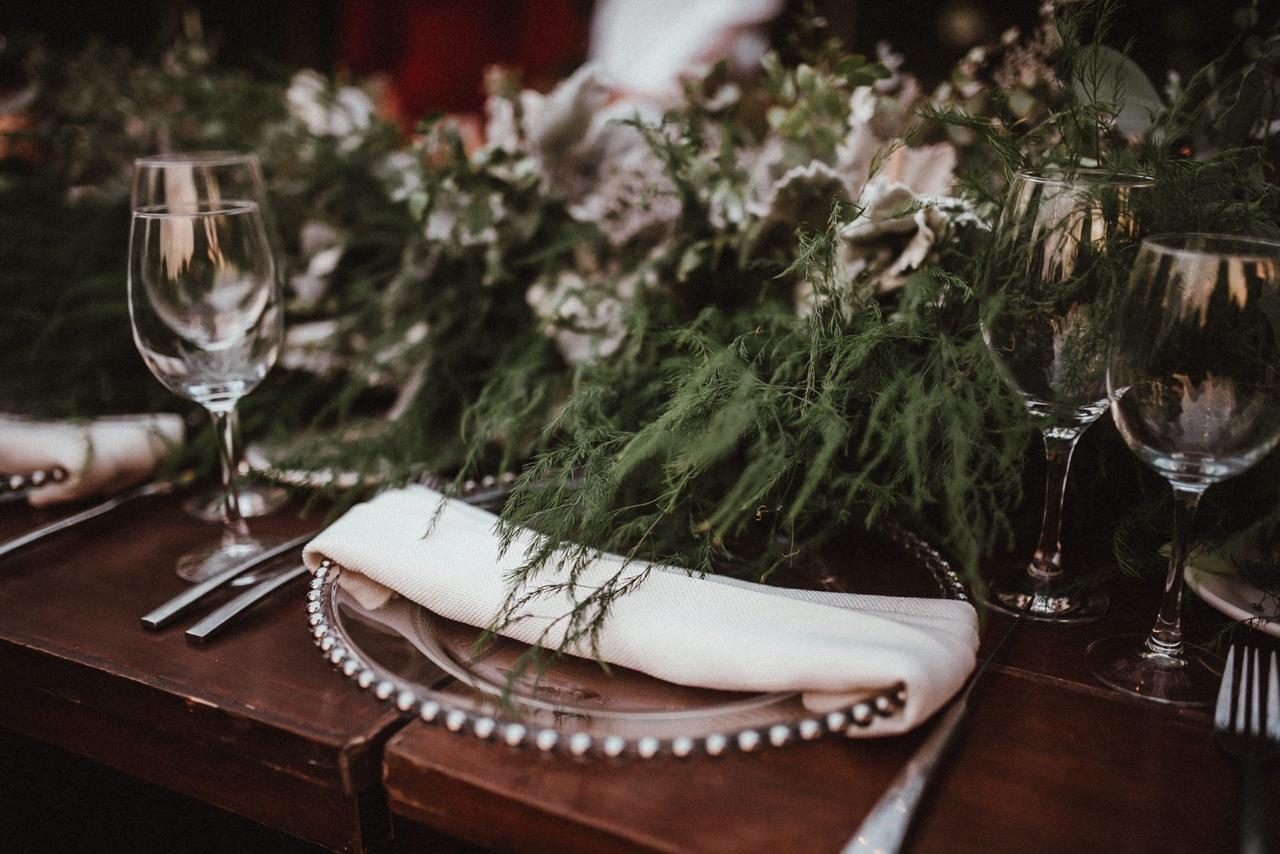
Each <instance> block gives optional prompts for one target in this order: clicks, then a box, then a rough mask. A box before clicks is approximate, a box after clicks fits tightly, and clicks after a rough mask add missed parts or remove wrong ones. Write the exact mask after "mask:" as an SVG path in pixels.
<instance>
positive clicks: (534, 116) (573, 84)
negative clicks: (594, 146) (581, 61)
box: [521, 64, 609, 159]
mask: <svg viewBox="0 0 1280 854" xmlns="http://www.w3.org/2000/svg"><path fill="white" fill-rule="evenodd" d="M528 94H529V97H525V96H524V95H523V94H522V95H521V112H522V113H523V116H522V124H523V126H524V132H525V137H526V138H527V139H528V140H529V143H530V144H531V145H532V146H533V148H534V149H535V150H536V152H537V153H538V154H539V155H540V156H541V157H542V158H543V159H555V158H556V157H558V156H560V155H563V154H566V153H568V152H569V150H570V149H572V148H573V147H574V146H575V145H577V144H578V143H579V142H581V141H582V140H583V139H584V138H585V137H586V135H587V131H588V129H590V128H591V127H592V122H593V119H595V118H596V117H597V115H598V113H599V111H600V110H601V108H603V107H604V105H605V101H606V100H607V99H608V97H609V93H608V91H607V90H606V89H605V87H604V86H603V85H602V84H601V83H600V80H599V79H598V77H597V74H596V68H595V66H593V65H591V64H587V65H584V66H582V67H581V68H579V69H578V70H577V71H575V72H574V73H573V74H572V75H571V76H570V77H569V78H568V79H566V80H564V81H563V82H562V83H560V85H558V86H556V88H554V89H552V90H551V92H550V94H548V95H547V96H545V97H542V96H539V95H536V93H528Z"/></svg>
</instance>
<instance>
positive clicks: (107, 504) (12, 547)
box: [0, 480, 177, 558]
mask: <svg viewBox="0 0 1280 854" xmlns="http://www.w3.org/2000/svg"><path fill="white" fill-rule="evenodd" d="M176 486H177V484H176V483H174V482H173V481H167V480H156V481H152V482H151V483H144V484H143V485H142V486H136V487H134V488H133V489H128V490H125V491H124V492H120V493H117V494H115V495H113V496H111V497H110V498H108V499H107V500H106V501H103V502H102V503H101V504H95V505H93V506H92V507H89V508H87V509H85V510H81V511H80V512H79V513H76V514H75V515H74V516H68V517H67V518H65V519H59V520H58V521H57V522H51V523H49V524H48V525H44V526H42V527H39V528H36V529H35V530H34V531H28V532H27V533H25V534H22V535H20V536H17V537H14V538H13V539H12V540H8V541H6V542H3V543H0V558H2V557H5V556H6V555H9V554H12V553H13V552H16V551H17V550H18V549H21V548H25V547H26V546H29V545H31V544H32V543H35V542H37V541H39V540H43V539H44V538H45V537H49V536H52V535H54V534H57V533H59V532H61V531H65V530H67V529H68V528H73V527H75V526H76V525H79V524H80V523H81V522H88V521H89V520H90V519H96V518H98V517H99V516H101V515H102V514H104V513H109V512H111V511H112V510H114V509H116V508H117V507H119V506H120V505H121V504H124V503H125V502H126V501H132V500H133V499H135V498H143V497H145V496H148V495H165V494H167V493H169V492H172V491H173V490H174V488H175V487H176Z"/></svg>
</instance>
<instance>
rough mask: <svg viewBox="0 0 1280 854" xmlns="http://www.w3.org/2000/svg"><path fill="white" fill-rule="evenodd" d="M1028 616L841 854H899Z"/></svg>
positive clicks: (1019, 619) (993, 653) (975, 677)
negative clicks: (982, 690)
mask: <svg viewBox="0 0 1280 854" xmlns="http://www.w3.org/2000/svg"><path fill="white" fill-rule="evenodd" d="M1025 613H1026V611H1025V610H1024V611H1023V612H1022V614H1019V615H1018V617H1017V619H1015V620H1014V621H1013V625H1011V626H1009V629H1008V631H1006V632H1005V633H1004V637H1002V638H1000V642H999V643H997V644H996V646H995V649H993V650H991V654H990V655H988V656H987V657H986V659H984V660H983V662H982V664H981V665H980V666H979V667H978V669H977V670H976V671H974V674H973V676H971V677H970V678H969V684H968V686H966V687H965V689H964V691H963V692H961V694H960V696H959V697H957V698H956V701H955V702H954V703H952V704H951V708H949V709H947V711H946V714H944V715H943V716H942V717H941V718H939V719H938V723H937V725H936V726H935V727H934V728H933V732H931V733H930V734H929V737H928V738H927V739H925V742H924V744H922V745H920V747H919V748H918V749H917V750H916V752H915V753H914V754H913V755H912V756H911V758H910V759H908V760H907V764H906V765H905V766H904V767H903V769H902V770H901V771H899V772H898V776H896V777H894V778H893V782H892V783H890V784H889V788H888V789H887V790H886V791H885V793H884V794H883V795H881V796H880V800H878V801H876V805H875V806H874V807H872V808H871V812H870V813H868V814H867V817H866V818H865V819H863V821H862V824H861V825H860V826H859V827H858V829H857V830H856V831H855V832H854V834H853V837H852V838H851V839H850V840H849V841H848V842H846V843H845V845H844V848H842V849H840V852H841V854H872V852H874V854H898V851H900V850H901V848H902V842H903V840H905V839H906V837H907V831H908V830H909V829H910V828H911V820H912V819H913V818H915V814H916V809H917V808H918V807H919V806H920V800H921V799H922V798H923V797H924V793H925V789H926V788H928V785H929V781H930V779H931V778H932V776H933V771H934V769H935V768H936V767H937V765H938V763H939V762H940V761H941V760H942V759H943V757H945V756H946V754H947V748H948V747H950V746H951V741H952V739H953V738H955V734H956V733H957V732H959V729H960V723H961V721H963V720H964V716H965V712H966V711H968V708H969V697H970V695H971V694H973V687H974V686H975V685H977V684H978V679H979V677H981V676H982V674H983V672H985V671H986V669H987V665H988V664H990V663H991V660H992V659H993V658H995V657H996V653H998V652H999V651H1000V648H1001V647H1002V646H1004V642H1005V641H1007V640H1008V639H1009V636H1010V635H1011V634H1013V630H1014V629H1015V628H1017V626H1018V623H1020V622H1022V616H1023V614H1025Z"/></svg>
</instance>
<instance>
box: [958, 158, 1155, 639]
mask: <svg viewBox="0 0 1280 854" xmlns="http://www.w3.org/2000/svg"><path fill="white" fill-rule="evenodd" d="M1151 186H1152V185H1151V182H1150V181H1149V180H1148V179H1146V178H1142V177H1140V176H1128V175H1116V174H1114V173H1110V172H1105V171H1100V170H1089V169H1080V170H1076V171H1073V172H1067V173H1063V174H1058V175H1040V174H1033V173H1020V174H1018V175H1017V176H1016V177H1015V178H1014V180H1013V183H1012V185H1011V186H1010V188H1009V196H1008V199H1007V201H1006V203H1005V207H1004V210H1003V212H1002V214H1001V217H1000V221H999V222H998V223H997V225H996V229H995V233H994V234H993V236H992V243H991V248H990V252H989V255H988V259H987V275H986V294H985V297H986V298H985V308H984V311H983V337H984V339H985V341H986V343H987V346H988V348H989V349H990V351H991V354H992V355H993V356H994V357H995V362H996V366H997V368H998V370H999V371H1000V374H1001V376H1002V377H1003V378H1004V380H1005V382H1007V383H1008V384H1009V386H1010V387H1011V388H1013V389H1014V390H1015V391H1016V392H1017V393H1018V394H1019V395H1020V396H1021V397H1022V400H1023V403H1024V404H1025V405H1026V407H1027V411H1028V413H1030V415H1031V416H1032V418H1034V419H1035V421H1036V424H1037V426H1038V427H1039V428H1040V430H1041V432H1042V433H1043V435H1044V443H1045V459H1046V463H1047V472H1046V483H1045V498H1044V514H1043V517H1042V522H1041V530H1040V540H1039V544H1038V545H1037V547H1036V550H1035V553H1034V554H1033V555H1032V558H1031V561H1030V562H1029V563H1028V564H1027V565H1026V566H1022V567H1018V568H1017V570H1016V571H1015V572H1013V573H1011V574H1009V575H1007V576H1005V577H1001V578H997V579H996V580H994V581H993V582H992V584H991V586H990V588H989V589H988V591H987V604H988V605H989V606H990V607H992V608H994V609H996V610H998V611H1004V612H1006V613H1012V614H1017V613H1020V612H1023V611H1024V609H1025V612H1026V618H1027V619H1032V620H1039V621H1043V622H1054V623H1077V622H1084V621H1087V620H1092V619H1096V618H1097V617H1099V616H1101V615H1102V613H1103V612H1104V611H1105V610H1106V607H1107V599H1106V595H1105V594H1103V593H1102V592H1101V591H1097V590H1085V589H1079V588H1078V586H1077V585H1073V584H1072V583H1071V582H1070V579H1069V578H1068V577H1067V576H1066V575H1065V574H1064V570H1063V566H1062V543H1061V528H1062V521H1061V520H1062V500H1063V491H1064V489H1065V487H1066V482H1067V474H1068V471H1069V470H1070V466H1071V455H1072V453H1073V451H1074V450H1075V446H1076V442H1077V441H1079V439H1080V436H1081V435H1082V434H1083V433H1084V431H1085V430H1086V429H1087V428H1088V427H1089V425H1090V424H1092V423H1093V422H1094V421H1096V420H1097V419H1098V417H1099V416H1101V415H1102V413H1103V412H1105V411H1106V408H1107V392H1106V381H1105V373H1106V343H1107V335H1108V332H1109V329H1110V324H1109V320H1108V316H1109V312H1110V311H1111V309H1112V306H1113V303H1114V298H1115V295H1116V292H1117V290H1119V289H1120V288H1121V287H1122V286H1123V283H1124V281H1125V278H1126V275H1127V271H1128V265H1129V263H1130V261H1131V259H1132V254H1133V252H1134V251H1135V250H1136V248H1137V237H1138V233H1139V224H1140V222H1141V216H1140V212H1141V202H1142V200H1143V199H1144V197H1145V195H1146V190H1148V189H1149V188H1150V187H1151Z"/></svg>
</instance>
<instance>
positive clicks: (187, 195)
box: [131, 151, 289, 521]
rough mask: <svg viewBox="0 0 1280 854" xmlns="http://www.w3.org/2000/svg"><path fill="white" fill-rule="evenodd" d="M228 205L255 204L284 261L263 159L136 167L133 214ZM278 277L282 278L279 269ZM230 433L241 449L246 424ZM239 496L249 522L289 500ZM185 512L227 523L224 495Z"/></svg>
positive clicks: (234, 421)
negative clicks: (177, 207)
mask: <svg viewBox="0 0 1280 854" xmlns="http://www.w3.org/2000/svg"><path fill="white" fill-rule="evenodd" d="M224 199H241V200H244V201H250V202H255V203H256V204H257V205H258V211H259V214H260V215H261V216H262V223H263V226H264V227H265V228H266V230H267V238H268V240H270V241H271V248H272V250H273V252H274V253H275V257H276V258H277V259H282V258H284V254H283V253H282V251H281V245H280V241H279V233H278V231H277V230H276V228H275V224H274V222H273V221H272V217H271V209H270V206H269V205H268V203H267V186H266V181H265V180H264V179H263V176H262V166H261V164H259V162H258V158H257V156H255V155H253V154H245V153H240V152H235V151H197V152H179V153H172V154H155V155H151V156H149V157H140V158H138V159H137V160H135V161H134V162H133V186H132V191H131V201H132V208H133V210H138V209H139V208H145V207H149V206H152V205H183V204H194V203H197V202H207V203H209V204H214V205H216V204H220V203H221V202H222V201H223V200H224ZM277 275H280V270H279V269H277ZM230 430H231V431H232V433H234V434H235V440H236V445H237V446H239V444H240V419H239V417H238V416H237V414H236V413H235V411H232V413H231V415H230ZM237 494H238V497H239V502H240V512H241V514H242V515H244V516H246V517H253V516H264V515H266V514H268V513H271V512H273V511H275V510H278V509H279V508H280V507H281V506H283V505H284V503H285V502H286V501H287V500H288V498H289V494H288V492H286V491H285V490H283V489H281V488H280V487H278V486H272V485H270V484H268V483H262V482H255V481H248V482H246V483H241V484H240V485H239V489H238V491H237ZM182 506H183V509H185V510H186V511H187V512H188V513H190V514H191V515H192V516H195V517H196V518H198V519H203V520H205V521H216V520H218V519H220V518H221V517H222V494H221V491H220V490H217V489H213V490H201V491H199V492H196V493H194V494H193V495H192V496H191V497H190V498H188V499H187V500H186V501H184V502H183V504H182Z"/></svg>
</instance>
